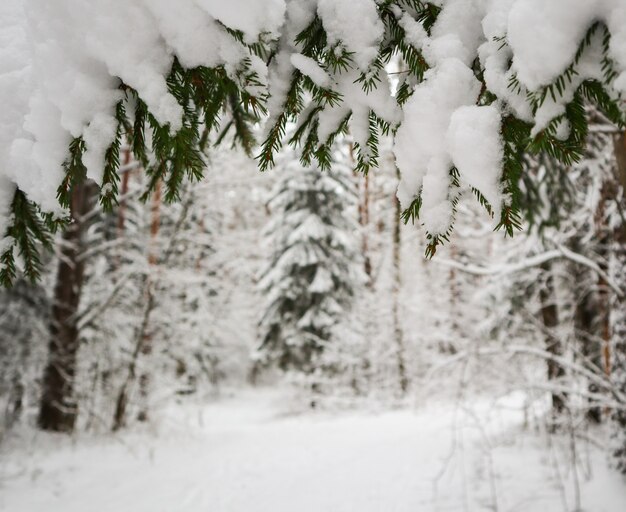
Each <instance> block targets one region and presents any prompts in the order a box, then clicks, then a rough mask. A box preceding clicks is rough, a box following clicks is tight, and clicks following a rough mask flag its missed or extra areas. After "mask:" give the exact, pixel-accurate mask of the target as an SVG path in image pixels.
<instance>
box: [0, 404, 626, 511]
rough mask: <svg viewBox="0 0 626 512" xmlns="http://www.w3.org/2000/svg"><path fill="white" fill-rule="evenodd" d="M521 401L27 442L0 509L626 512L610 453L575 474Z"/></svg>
mask: <svg viewBox="0 0 626 512" xmlns="http://www.w3.org/2000/svg"><path fill="white" fill-rule="evenodd" d="M520 403H521V399H520V397H509V398H508V399H507V400H505V401H500V402H499V403H498V404H497V405H494V404H493V403H492V404H488V403H487V402H480V401H477V402H475V403H473V404H472V407H471V408H468V407H467V406H465V407H463V408H461V407H458V406H454V405H439V406H434V405H431V406H421V407H416V408H414V409H403V410H395V411H388V412H382V413H381V412H378V413H374V412H354V411H344V412H333V413H329V412H310V413H306V414H298V415H295V414H287V413H286V411H287V410H288V409H289V400H288V397H285V395H284V394H277V393H267V392H249V393H240V394H237V395H235V396H234V397H232V398H228V399H223V400H221V401H219V402H217V403H214V404H211V405H204V406H199V405H196V406H189V405H186V406H184V407H183V406H180V407H178V408H176V409H174V410H173V411H171V412H170V413H169V414H168V415H167V419H166V420H165V421H163V422H162V423H161V424H160V426H159V428H158V430H153V431H149V432H148V431H143V432H139V431H133V432H128V433H125V434H123V435H119V434H118V435H115V436H113V435H109V436H101V437H97V438H94V437H83V438H78V439H67V438H65V437H62V436H51V435H43V434H41V433H35V432H30V433H22V434H21V436H20V438H19V439H15V438H13V439H8V440H5V442H4V444H3V445H1V446H0V510H1V511H3V512H43V511H46V512H57V511H58V512H204V511H206V512H255V511H258V512H296V511H297V512H344V511H345V512H348V511H350V512H374V511H377V512H378V511H379V512H404V511H406V512H409V511H411V512H439V511H442V512H443V511H464V512H474V511H482V510H497V511H501V512H502V511H511V512H513V511H515V512H535V511H536V512H559V511H567V512H571V511H574V510H576V494H577V491H576V487H577V486H576V481H578V484H579V491H578V494H579V495H580V501H581V508H580V510H584V511H587V512H623V511H624V510H626V481H624V480H623V479H622V477H620V476H619V475H617V474H616V473H615V472H613V471H611V470H610V469H609V468H608V467H607V461H606V458H605V455H604V452H602V451H601V450H600V449H598V448H594V447H593V445H591V444H590V443H585V442H582V441H580V440H579V441H578V442H577V443H576V446H577V455H576V458H577V464H576V467H575V468H576V471H575V472H574V465H572V464H571V460H572V450H571V447H570V443H569V442H568V440H567V439H566V438H565V437H553V438H552V439H551V442H550V443H548V441H549V440H548V439H546V437H545V434H542V435H539V434H537V433H536V432H533V429H532V427H531V428H530V429H528V430H524V429H522V423H523V421H524V414H523V413H522V411H521V410H520V408H519V407H518V406H519V404H520ZM531 423H532V422H531ZM555 460H558V461H559V465H558V466H557V465H555V462H554V461H555ZM568 460H569V461H570V462H566V461H568Z"/></svg>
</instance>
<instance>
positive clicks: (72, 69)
mask: <svg viewBox="0 0 626 512" xmlns="http://www.w3.org/2000/svg"><path fill="white" fill-rule="evenodd" d="M435 3H436V4H437V5H439V6H441V7H442V10H441V12H440V14H439V16H438V18H437V20H436V22H435V24H434V25H433V27H432V28H431V29H430V31H429V32H428V33H427V31H426V30H425V29H424V27H423V26H422V25H421V24H420V22H418V21H417V20H416V19H415V18H414V17H413V16H414V13H413V11H412V10H411V9H407V8H406V6H403V7H401V5H402V4H398V5H395V6H393V13H394V15H396V16H397V18H398V20H399V23H400V25H401V26H402V27H404V29H405V31H406V34H407V35H406V38H407V42H408V43H409V44H411V45H413V46H414V47H415V48H416V49H418V50H419V51H421V52H422V53H423V55H424V57H425V59H426V60H427V62H428V64H429V65H430V66H431V71H430V72H429V73H428V74H427V76H426V81H425V82H424V83H422V84H417V86H416V87H417V90H416V92H415V95H414V98H412V99H411V100H410V101H409V102H408V104H407V105H406V110H405V113H404V114H405V115H404V119H403V116H402V112H401V110H400V108H399V107H398V106H397V105H396V102H395V99H394V98H393V97H392V88H391V87H390V86H389V83H388V80H386V78H388V77H386V76H385V72H384V71H382V72H381V76H380V78H381V81H380V83H379V85H378V87H377V88H376V89H374V90H373V91H372V92H370V93H369V94H365V93H364V92H363V90H362V87H361V84H359V83H355V81H356V80H357V79H358V78H359V77H360V76H361V74H362V72H366V74H367V72H368V70H369V68H370V66H371V64H372V62H373V61H374V60H375V59H376V57H377V55H378V50H379V46H380V43H381V42H382V41H383V40H384V38H385V25H384V24H383V22H382V20H381V18H380V17H379V15H378V9H379V5H380V2H377V1H375V0H290V1H286V0H232V1H228V2H224V1H221V0H180V1H177V2H172V1H168V0H137V1H133V2H129V1H127V0H92V1H89V2H86V1H84V0H56V1H54V2H50V1H48V0H3V2H2V6H1V7H0V9H1V11H0V42H1V43H2V44H1V45H0V93H1V96H0V97H1V98H5V99H4V100H3V103H2V117H1V119H0V161H2V162H3V168H2V171H0V172H1V173H2V176H4V178H2V179H3V180H4V181H5V182H7V183H8V184H7V186H6V187H3V189H4V190H8V191H11V190H13V188H14V186H15V185H17V186H19V187H20V188H21V189H22V190H23V191H25V192H26V193H27V194H28V196H29V197H30V198H31V199H33V200H35V201H36V202H38V203H39V204H40V205H41V206H43V208H44V209H46V210H50V211H56V212H59V207H58V204H57V199H56V191H57V187H58V185H59V183H60V181H61V180H62V177H63V169H62V164H63V162H64V160H65V159H66V157H67V153H68V144H69V142H70V141H71V140H72V139H73V138H75V137H79V136H82V137H83V138H84V140H85V142H86V145H87V153H86V155H85V163H86V165H87V170H88V174H89V176H90V177H92V178H93V179H94V180H96V181H100V179H101V176H102V169H103V163H104V162H103V158H104V154H105V151H106V149H107V147H108V146H109V144H110V143H111V139H112V137H113V135H114V133H115V119H114V113H115V105H116V103H117V102H118V101H119V100H120V98H121V91H120V90H119V80H120V79H121V80H123V81H124V82H125V83H127V84H128V85H130V86H132V87H133V88H135V89H136V90H137V91H138V93H139V94H140V96H141V97H142V99H143V100H144V101H145V102H146V104H147V105H148V107H149V108H150V110H151V112H152V113H153V114H154V115H155V116H156V118H157V120H158V121H159V122H160V123H162V124H169V125H170V127H171V128H172V129H173V130H177V129H178V128H180V126H181V114H182V110H181V106H180V105H179V104H178V103H177V101H176V100H175V98H174V97H173V96H172V95H171V94H170V93H169V91H168V88H167V84H166V80H165V79H166V76H167V74H168V72H169V71H170V69H171V64H172V62H173V59H174V57H177V58H178V59H179V61H180V62H181V63H182V64H183V65H184V66H188V67H193V66H199V65H204V66H209V67H214V66H223V67H224V69H225V70H226V72H227V73H228V74H229V75H230V76H231V77H232V78H234V79H237V72H238V71H240V70H241V68H242V65H243V63H244V62H245V63H247V64H246V65H247V66H249V68H250V69H253V70H254V71H255V72H256V73H257V74H258V78H259V83H260V85H254V86H252V85H249V86H248V87H254V88H255V93H260V94H264V93H266V92H268V93H269V94H270V98H269V101H268V107H269V112H270V119H269V122H268V126H272V124H273V121H275V120H276V118H277V116H278V115H279V114H280V112H281V110H282V107H283V105H284V102H285V97H286V94H287V91H288V89H289V87H290V83H291V79H292V75H293V73H294V71H295V70H296V69H298V70H300V71H302V72H303V73H305V74H307V75H308V76H310V77H311V79H312V80H313V81H314V82H315V83H316V84H317V85H319V86H321V87H325V88H329V89H332V90H334V91H336V92H338V93H340V95H341V97H342V100H343V101H342V103H341V104H340V105H337V106H334V107H330V106H326V107H325V108H324V110H322V111H321V112H320V113H319V136H320V137H319V139H320V143H324V142H325V141H326V139H327V137H328V136H329V135H330V134H332V133H333V132H334V131H335V130H336V129H337V127H338V126H339V124H340V123H341V121H342V120H344V119H345V118H346V117H347V116H348V114H350V113H352V117H351V121H350V131H351V134H352V135H353V137H354V140H355V141H356V142H358V143H359V146H360V150H361V157H363V158H364V159H365V160H367V156H368V155H367V148H366V142H367V140H368V137H369V121H370V113H371V112H374V113H375V114H376V115H378V116H379V117H381V118H382V119H384V120H385V121H387V122H389V123H390V124H391V125H392V126H394V127H395V126H398V125H399V124H402V127H401V129H400V135H399V140H398V143H397V144H396V156H397V159H398V165H399V167H400V170H401V172H402V183H401V185H400V189H399V192H398V195H399V197H400V198H401V200H402V202H403V204H404V205H406V204H407V203H408V202H409V201H410V200H412V199H413V198H414V197H415V195H416V194H419V191H420V190H421V188H422V185H423V180H424V178H425V176H426V175H427V174H428V175H429V177H428V178H427V179H426V181H425V183H426V187H425V189H424V192H425V193H427V192H428V190H429V189H430V190H434V191H435V192H434V193H435V196H434V197H432V198H431V199H428V200H426V201H425V204H426V203H428V204H429V205H431V206H432V211H428V209H427V211H425V212H424V215H425V217H426V218H430V219H431V221H428V225H429V227H430V229H433V230H434V231H440V230H441V229H442V226H443V225H444V224H446V222H447V218H448V217H449V214H450V207H449V200H450V197H444V196H450V193H448V194H444V193H443V190H444V188H445V187H448V185H449V177H448V175H447V174H446V173H444V172H442V171H441V169H442V167H443V165H444V163H446V162H447V163H450V162H449V160H451V157H450V152H449V151H448V149H449V148H447V147H445V146H446V144H447V143H446V139H445V137H446V134H447V127H448V125H449V123H450V119H451V116H452V114H453V112H454V111H455V110H456V109H457V108H459V107H464V106H471V105H475V104H476V101H477V99H476V96H477V94H475V92H476V91H475V87H474V85H473V84H470V83H469V82H470V81H471V79H470V78H469V77H460V80H459V82H458V83H457V84H456V85H455V84H454V83H453V82H449V77H448V76H447V74H448V73H449V70H450V68H453V67H456V68H457V71H456V72H458V73H462V72H461V71H460V67H459V66H460V65H462V66H464V67H465V68H466V69H467V70H468V71H467V72H463V74H464V75H467V74H468V72H469V73H472V74H473V71H472V67H473V66H474V62H475V59H476V57H478V58H479V63H480V65H481V67H482V68H483V69H482V71H483V76H484V80H485V85H486V87H487V88H488V89H489V91H490V92H491V93H493V94H495V95H496V96H497V97H498V101H496V102H495V103H494V107H495V108H497V109H499V110H500V114H501V115H508V114H510V113H513V114H514V115H516V116H518V117H519V118H521V119H524V120H526V121H528V122H531V123H534V131H533V134H536V133H538V132H539V131H541V130H543V129H545V128H546V126H548V125H549V123H550V122H551V121H553V119H554V118H555V117H557V116H559V115H561V114H562V113H563V111H564V105H565V103H566V102H567V101H569V100H570V99H571V97H572V95H573V92H574V90H575V88H576V87H577V86H578V85H579V84H580V82H581V81H582V80H584V79H586V78H602V76H603V75H602V69H601V67H600V66H599V65H598V64H599V59H600V57H601V55H602V54H601V38H602V36H603V34H602V33H601V32H602V31H598V32H597V34H596V37H595V38H594V40H593V41H592V44H591V45H590V47H589V48H588V50H587V52H586V54H584V55H583V57H582V59H581V61H580V62H579V63H578V65H577V72H578V74H577V75H575V78H574V79H573V80H572V83H571V84H569V85H567V86H566V87H565V90H564V91H563V95H562V98H558V99H557V100H556V101H554V100H551V99H549V100H548V101H546V102H545V103H544V104H543V105H542V106H541V108H540V109H539V110H538V111H537V113H536V114H534V113H533V111H532V109H531V107H530V104H529V101H528V97H527V95H526V92H527V91H528V90H530V91H534V90H536V89H538V88H541V87H542V86H545V85H547V84H549V83H551V82H552V81H553V80H554V79H555V78H556V77H557V76H559V74H560V73H562V72H563V71H564V70H565V69H566V68H567V67H568V66H569V65H570V64H571V62H572V59H573V57H574V55H575V53H576V51H577V49H578V46H579V44H580V41H581V38H582V37H583V36H584V34H585V33H586V31H587V30H588V28H589V27H590V26H591V25H592V24H593V23H594V22H596V21H600V22H603V23H605V24H606V25H607V26H608V28H609V30H610V33H611V40H610V45H609V50H608V52H609V57H610V58H611V59H612V63H613V66H614V69H615V72H616V78H615V80H614V81H613V82H612V83H611V84H609V89H610V91H609V92H610V93H611V94H613V95H614V96H617V94H618V93H619V92H620V91H622V92H626V3H625V2H624V0H567V1H566V0H553V1H549V2H548V1H545V0H437V1H436V2H435ZM315 16H318V17H319V19H320V20H321V23H322V25H323V27H324V29H325V30H326V33H327V40H328V45H329V48H328V49H329V50H332V51H335V50H345V51H347V52H349V54H350V56H351V59H352V61H353V63H354V69H351V70H348V71H346V70H342V71H341V72H337V73H334V74H333V73H330V71H329V70H328V69H322V67H321V66H319V62H315V61H314V60H313V59H311V58H310V57H306V56H304V55H303V54H302V52H303V48H301V47H300V46H299V45H298V44H297V43H296V42H295V40H296V37H297V35H298V34H299V33H300V32H301V31H302V30H303V29H305V28H306V27H307V25H308V24H309V23H310V22H311V21H312V20H313V19H314V17H315ZM225 26H227V27H229V28H232V29H237V30H241V31H242V32H243V35H244V40H245V41H247V42H253V41H256V40H258V39H259V38H260V39H262V40H264V41H266V42H268V41H275V42H276V48H275V50H276V52H275V56H274V58H273V60H272V61H271V63H270V65H269V69H268V66H267V65H266V63H265V62H264V61H263V60H262V59H260V58H259V57H257V56H255V55H250V53H249V51H248V49H247V48H246V47H245V46H244V45H242V44H240V43H239V42H238V41H237V40H236V39H235V38H233V37H232V36H231V35H230V34H229V33H228V31H227V30H226V29H225V28H224V27H225ZM510 63H512V64H511V65H509V64H510ZM439 74H443V77H439ZM514 76H516V77H517V78H518V80H519V83H520V90H513V89H512V88H511V87H510V81H511V79H512V78H513V77H514ZM442 81H445V82H446V84H445V87H444V90H445V91H446V94H449V95H450V100H449V101H448V100H445V99H444V100H437V102H436V103H435V104H434V105H427V104H425V102H424V95H425V94H427V95H428V94H435V93H434V92H432V90H433V89H434V86H433V85H432V84H431V83H436V84H439V85H441V84H442ZM257 89H260V90H257ZM427 91H431V92H430V93H428V92H427ZM463 94H465V95H466V96H467V97H466V98H464V99H463V101H457V100H458V97H459V95H463ZM435 95H436V94H435ZM439 96H443V94H439ZM6 98H10V100H6ZM420 98H421V99H420ZM426 125H428V126H429V127H431V128H428V129H426V128H425V127H426ZM566 128H567V126H566V125H563V129H562V130H561V132H562V133H561V135H564V134H566V133H567V129H566ZM418 135H420V137H417V136H418ZM422 136H423V138H424V139H425V140H427V141H428V142H427V143H426V142H422V141H421V140H418V138H422ZM431 146H432V148H431ZM486 151H487V152H489V151H490V149H489V148H486ZM431 159H432V162H431ZM428 169H431V171H429V170H428ZM468 172H470V173H471V174H473V175H477V173H479V172H483V171H482V170H479V169H478V168H475V169H472V170H468ZM484 172H488V173H490V174H489V176H487V177H486V178H485V179H486V181H487V182H490V183H493V181H494V179H495V176H496V175H495V174H494V173H492V172H491V171H484ZM437 176H439V178H437ZM9 182H10V183H9ZM482 192H483V193H484V194H487V193H489V194H491V192H485V191H482ZM10 195H11V194H10V192H9V193H7V194H3V195H2V197H1V198H0V216H2V217H3V219H4V220H3V221H2V223H0V230H3V231H4V224H6V212H7V204H6V197H9V196H10ZM492 200H493V202H494V206H495V204H497V203H499V202H500V201H498V200H497V198H496V197H495V195H494V196H493V197H492ZM436 211H438V212H439V213H436Z"/></svg>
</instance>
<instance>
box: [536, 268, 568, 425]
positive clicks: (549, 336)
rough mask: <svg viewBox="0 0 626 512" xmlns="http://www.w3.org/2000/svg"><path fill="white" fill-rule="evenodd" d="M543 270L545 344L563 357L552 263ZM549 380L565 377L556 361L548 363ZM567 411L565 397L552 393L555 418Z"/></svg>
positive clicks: (551, 350) (550, 360)
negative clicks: (558, 330)
mask: <svg viewBox="0 0 626 512" xmlns="http://www.w3.org/2000/svg"><path fill="white" fill-rule="evenodd" d="M541 267H542V269H543V270H544V273H545V275H546V281H545V283H544V286H542V287H541V289H540V291H539V299H540V301H541V319H542V322H543V326H544V328H545V344H546V350H547V351H548V352H549V353H550V354H552V355H554V356H557V357H560V356H562V355H563V344H562V342H561V340H560V338H559V336H558V334H556V333H555V332H554V331H555V329H556V328H557V327H558V325H559V313H558V307H557V303H556V294H555V291H554V281H553V277H552V268H551V265H550V263H544V264H542V266H541ZM547 364H548V380H555V379H559V378H561V377H563V376H564V375H565V369H564V368H563V367H562V366H561V365H560V364H559V363H558V362H557V361H555V360H553V359H549V360H548V362H547ZM564 409H565V395H564V394H563V393H558V392H553V393H552V412H553V417H555V416H556V415H558V414H560V413H562V412H563V410H564Z"/></svg>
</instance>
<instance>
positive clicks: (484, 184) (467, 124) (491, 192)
mask: <svg viewBox="0 0 626 512" xmlns="http://www.w3.org/2000/svg"><path fill="white" fill-rule="evenodd" d="M446 139H447V143H448V147H449V151H450V156H451V157H452V162H453V163H454V165H455V166H456V168H457V169H458V171H459V174H460V177H461V181H463V182H466V183H467V184H468V185H470V186H472V187H474V188H476V189H478V190H480V191H481V193H482V194H483V196H485V199H487V201H489V204H490V205H491V206H492V207H493V208H494V217H495V218H496V219H498V218H499V217H500V212H499V208H500V201H501V186H500V176H501V169H502V160H503V158H504V153H503V149H502V140H501V136H500V113H499V112H498V110H497V109H496V108H495V107H493V106H484V107H476V106H467V107H461V108H459V109H457V110H456V111H455V112H454V114H452V118H451V120H450V127H449V128H448V133H447V136H446ZM476 148H480V150H479V151H477V150H476Z"/></svg>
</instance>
